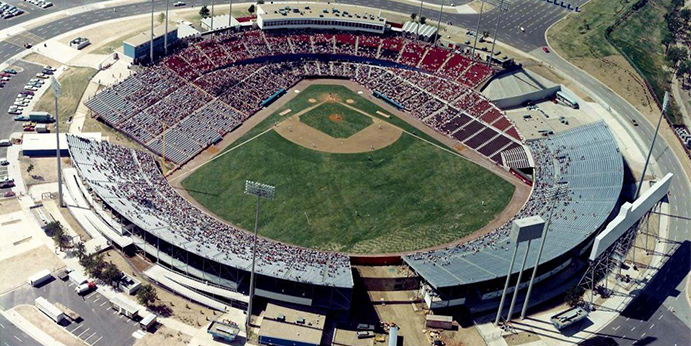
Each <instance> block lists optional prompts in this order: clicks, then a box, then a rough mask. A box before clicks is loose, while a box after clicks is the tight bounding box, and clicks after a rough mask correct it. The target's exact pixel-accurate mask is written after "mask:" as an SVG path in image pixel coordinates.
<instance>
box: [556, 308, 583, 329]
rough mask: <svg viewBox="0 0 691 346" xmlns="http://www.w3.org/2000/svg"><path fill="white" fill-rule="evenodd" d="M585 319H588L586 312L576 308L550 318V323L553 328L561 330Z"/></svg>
mask: <svg viewBox="0 0 691 346" xmlns="http://www.w3.org/2000/svg"><path fill="white" fill-rule="evenodd" d="M586 317H588V311H586V310H585V309H583V308H582V307H580V306H576V307H574V308H571V309H568V310H566V311H563V312H561V313H558V314H556V315H554V316H552V318H550V321H551V322H552V325H553V326H554V328H557V329H558V330H562V329H564V328H566V327H568V326H570V325H573V324H575V323H576V322H578V321H581V320H583V319H585V318H586Z"/></svg>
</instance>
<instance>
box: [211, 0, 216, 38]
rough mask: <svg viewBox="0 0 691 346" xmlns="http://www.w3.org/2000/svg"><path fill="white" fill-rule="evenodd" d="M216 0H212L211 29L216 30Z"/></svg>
mask: <svg viewBox="0 0 691 346" xmlns="http://www.w3.org/2000/svg"><path fill="white" fill-rule="evenodd" d="M215 2H216V1H215V0H211V31H214V3H215Z"/></svg>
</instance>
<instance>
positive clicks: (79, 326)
mask: <svg viewBox="0 0 691 346" xmlns="http://www.w3.org/2000/svg"><path fill="white" fill-rule="evenodd" d="M83 326H84V325H83V324H80V325H78V326H77V328H74V329H72V333H74V332H75V331H76V330H77V329H79V328H81V327H83Z"/></svg>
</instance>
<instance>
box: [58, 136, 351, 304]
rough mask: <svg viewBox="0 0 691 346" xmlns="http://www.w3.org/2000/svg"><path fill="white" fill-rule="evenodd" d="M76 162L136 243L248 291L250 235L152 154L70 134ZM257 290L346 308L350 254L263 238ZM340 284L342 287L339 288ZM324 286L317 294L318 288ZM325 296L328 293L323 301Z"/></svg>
mask: <svg viewBox="0 0 691 346" xmlns="http://www.w3.org/2000/svg"><path fill="white" fill-rule="evenodd" d="M67 141H68V148H69V152H70V156H71V157H72V163H73V164H74V166H75V167H76V168H77V170H78V172H79V175H80V177H81V178H82V179H83V180H84V181H85V183H86V185H87V186H88V187H89V188H90V189H91V190H92V192H93V194H94V195H95V196H96V197H98V199H99V200H100V201H101V202H102V203H103V204H104V206H106V207H108V208H109V209H110V210H111V212H112V213H113V214H114V215H116V216H117V217H114V219H119V220H123V224H122V225H121V226H122V228H123V229H127V230H129V233H130V236H131V237H132V238H133V239H134V245H136V246H137V247H139V248H140V249H141V250H143V251H144V252H146V253H147V254H148V255H150V256H151V257H152V258H155V259H157V260H158V261H159V263H163V264H165V265H167V266H168V267H170V268H171V269H173V270H177V271H180V272H182V273H185V274H186V275H188V276H193V277H196V278H197V279H199V280H204V281H207V282H210V283H212V284H215V285H218V286H221V287H224V288H227V289H230V290H232V291H239V292H247V291H248V285H249V282H248V281H249V274H248V271H249V268H250V266H251V254H252V251H251V250H252V235H251V234H250V233H247V232H244V231H241V230H238V229H235V228H233V227H231V226H228V225H226V224H224V223H222V222H220V221H218V220H216V219H214V218H212V217H211V216H208V215H207V214H205V213H203V212H202V211H200V210H199V209H197V208H195V207H194V206H192V205H191V204H189V202H187V201H186V200H185V199H183V198H182V197H181V196H180V195H178V193H177V192H175V191H174V190H173V188H172V187H171V186H170V185H169V184H168V182H167V181H166V180H165V178H164V177H163V175H162V174H161V172H160V170H159V169H158V167H157V166H156V163H155V161H154V159H153V157H152V156H150V155H149V154H146V153H144V152H141V151H137V150H134V149H129V148H125V147H121V146H117V145H114V144H110V143H108V142H97V141H92V140H88V139H84V138H81V137H74V136H68V139H67ZM258 247H259V248H258V250H257V252H258V254H260V256H259V257H258V258H257V267H256V272H257V274H258V280H257V288H258V293H257V294H258V295H260V296H264V297H268V298H274V299H278V300H282V301H286V302H291V303H298V304H303V305H313V306H318V307H322V308H328V309H348V308H349V306H350V292H351V289H352V287H353V278H352V275H351V272H350V263H349V260H348V257H347V256H346V255H342V254H337V253H325V252H319V251H316V250H310V249H304V248H298V247H293V246H288V245H284V244H281V243H278V242H274V241H271V240H268V239H263V238H262V239H260V240H259V243H258ZM334 292H336V293H334ZM317 293H318V294H317ZM322 297H329V298H325V299H324V301H320V299H322Z"/></svg>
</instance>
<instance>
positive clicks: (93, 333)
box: [84, 332, 96, 342]
mask: <svg viewBox="0 0 691 346" xmlns="http://www.w3.org/2000/svg"><path fill="white" fill-rule="evenodd" d="M94 335H96V332H94V333H93V334H91V335H89V337H88V338H86V339H84V342H86V340H89V339H91V337H93V336H94Z"/></svg>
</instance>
